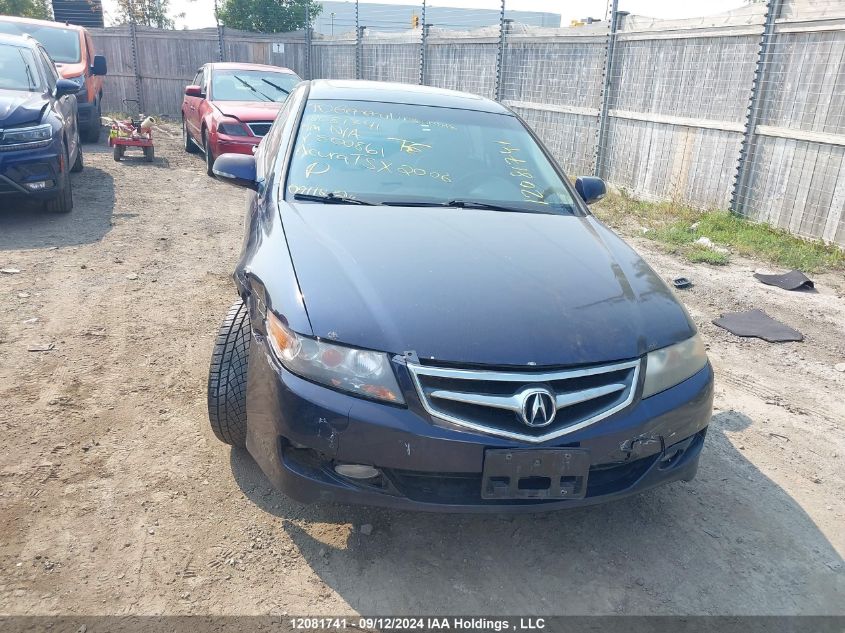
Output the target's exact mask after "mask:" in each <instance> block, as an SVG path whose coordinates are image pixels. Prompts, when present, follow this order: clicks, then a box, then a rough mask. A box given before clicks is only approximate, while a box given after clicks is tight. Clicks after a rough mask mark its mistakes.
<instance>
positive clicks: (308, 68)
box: [305, 3, 313, 79]
mask: <svg viewBox="0 0 845 633" xmlns="http://www.w3.org/2000/svg"><path fill="white" fill-rule="evenodd" d="M309 6H310V4H308V3H306V4H305V79H311V78H312V76H313V73H312V72H311V14H310V12H309V11H308V8H309Z"/></svg>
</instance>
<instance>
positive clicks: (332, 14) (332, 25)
mask: <svg viewBox="0 0 845 633" xmlns="http://www.w3.org/2000/svg"><path fill="white" fill-rule="evenodd" d="M332 35H334V11H332Z"/></svg>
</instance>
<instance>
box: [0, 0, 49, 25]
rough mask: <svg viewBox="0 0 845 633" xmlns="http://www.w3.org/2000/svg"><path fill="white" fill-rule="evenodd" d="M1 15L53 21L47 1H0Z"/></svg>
mask: <svg viewBox="0 0 845 633" xmlns="http://www.w3.org/2000/svg"><path fill="white" fill-rule="evenodd" d="M0 15H15V16H18V17H21V18H37V19H39V20H49V19H51V17H52V16H51V15H50V8H49V7H48V6H47V0H0Z"/></svg>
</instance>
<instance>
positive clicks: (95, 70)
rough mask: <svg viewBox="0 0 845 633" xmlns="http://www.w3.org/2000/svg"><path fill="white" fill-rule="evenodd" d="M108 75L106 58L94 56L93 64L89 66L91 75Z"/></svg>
mask: <svg viewBox="0 0 845 633" xmlns="http://www.w3.org/2000/svg"><path fill="white" fill-rule="evenodd" d="M108 73H109V68H108V64H106V58H105V56H103V55H94V63H93V64H92V65H91V74H92V75H107V74H108Z"/></svg>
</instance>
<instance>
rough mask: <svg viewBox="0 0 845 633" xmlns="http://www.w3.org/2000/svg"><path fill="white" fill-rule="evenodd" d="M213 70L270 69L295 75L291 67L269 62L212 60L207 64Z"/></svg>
mask: <svg viewBox="0 0 845 633" xmlns="http://www.w3.org/2000/svg"><path fill="white" fill-rule="evenodd" d="M205 66H206V68H211V69H212V70H270V71H274V72H278V73H288V74H291V75H295V74H296V73H295V72H293V71H292V70H291V69H290V68H285V67H283V66H270V65H268V64H245V63H240V62H210V63H208V64H206V65H205Z"/></svg>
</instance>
